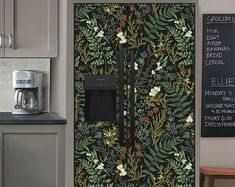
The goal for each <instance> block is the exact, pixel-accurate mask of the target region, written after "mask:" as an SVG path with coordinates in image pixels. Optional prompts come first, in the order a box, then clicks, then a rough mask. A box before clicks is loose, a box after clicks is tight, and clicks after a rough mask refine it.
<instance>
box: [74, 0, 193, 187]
mask: <svg viewBox="0 0 235 187" xmlns="http://www.w3.org/2000/svg"><path fill="white" fill-rule="evenodd" d="M194 8H195V7H194V4H147V3H146V4H75V7H74V10H75V12H74V14H75V15H74V19H75V25H74V31H75V36H74V41H75V44H74V45H75V46H74V50H75V56H74V69H75V70H74V76H75V98H74V102H75V109H74V116H75V119H74V122H75V124H74V125H75V131H74V138H75V139H74V141H75V147H74V179H75V186H76V187H112V186H115V187H194V186H195V184H194V182H195V176H194V175H195V156H194V155H195V134H194V129H195V128H194V122H195V121H194V119H195V116H194V99H195V95H194V89H195V88H194V86H195V85H194V63H195V61H194V56H195V49H194V47H195V41H194V40H195V38H194V37H195V33H194V31H195V25H194V19H195V18H194V15H195V12H194ZM131 54H132V55H134V59H135V62H134V63H135V65H134V69H135V136H136V139H135V144H134V146H120V144H119V130H118V129H119V128H118V123H116V122H102V121H100V122H86V121H85V114H84V107H85V96H84V94H85V92H84V74H85V73H88V74H117V75H118V72H119V63H118V62H119V61H120V58H121V59H122V60H123V63H124V68H125V72H126V73H125V76H124V77H122V78H123V79H124V83H125V85H124V88H125V92H124V93H125V97H124V120H125V121H124V122H125V123H124V126H125V137H126V138H127V139H128V137H129V133H130V132H129V131H128V129H129V127H130V115H129V112H130V101H129V99H130V55H131ZM117 81H118V80H117ZM117 97H118V94H117ZM117 100H118V99H117Z"/></svg>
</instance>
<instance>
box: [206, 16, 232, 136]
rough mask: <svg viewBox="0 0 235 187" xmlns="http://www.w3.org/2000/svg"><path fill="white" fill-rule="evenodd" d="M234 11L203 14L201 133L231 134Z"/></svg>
mask: <svg viewBox="0 0 235 187" xmlns="http://www.w3.org/2000/svg"><path fill="white" fill-rule="evenodd" d="M234 31H235V15H233V14H205V15H204V16H203V82H202V85H203V86H202V87H203V92H202V136H204V137H230V136H235V65H234V64H235V41H234V40H233V38H235V33H234Z"/></svg>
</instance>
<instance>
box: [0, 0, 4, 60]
mask: <svg viewBox="0 0 235 187" xmlns="http://www.w3.org/2000/svg"><path fill="white" fill-rule="evenodd" d="M0 57H4V0H0Z"/></svg>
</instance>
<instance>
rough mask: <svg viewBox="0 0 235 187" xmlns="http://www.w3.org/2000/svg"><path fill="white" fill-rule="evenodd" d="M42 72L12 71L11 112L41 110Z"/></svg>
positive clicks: (31, 112) (35, 112)
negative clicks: (12, 99) (12, 98)
mask: <svg viewBox="0 0 235 187" xmlns="http://www.w3.org/2000/svg"><path fill="white" fill-rule="evenodd" d="M42 80H43V74H42V72H39V71H31V70H19V71H14V72H13V88H14V107H13V112H12V114H37V113H40V112H42V111H43V86H42Z"/></svg>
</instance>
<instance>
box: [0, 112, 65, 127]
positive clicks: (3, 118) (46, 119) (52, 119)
mask: <svg viewBox="0 0 235 187" xmlns="http://www.w3.org/2000/svg"><path fill="white" fill-rule="evenodd" d="M66 123H67V120H66V119H64V118H62V117H60V116H58V115H57V114H55V113H52V112H44V113H41V114H34V115H31V114H25V115H19V114H18V115H16V114H14V115H13V114H12V113H11V112H0V125H14V124H21V125H24V124H37V125H43V124H55V125H63V124H66Z"/></svg>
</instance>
